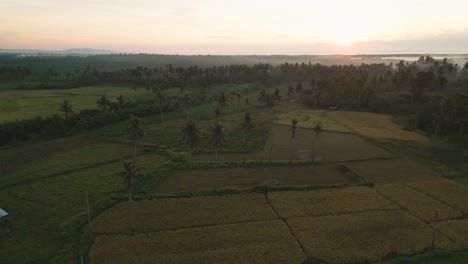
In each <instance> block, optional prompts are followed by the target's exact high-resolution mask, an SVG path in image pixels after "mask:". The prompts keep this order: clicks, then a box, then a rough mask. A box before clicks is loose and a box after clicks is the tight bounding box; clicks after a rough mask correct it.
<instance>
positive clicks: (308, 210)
mask: <svg viewBox="0 0 468 264" xmlns="http://www.w3.org/2000/svg"><path fill="white" fill-rule="evenodd" d="M267 195H268V198H269V199H270V201H271V204H272V205H273V207H274V208H275V210H276V211H277V212H278V214H279V215H280V216H281V217H286V218H290V217H303V216H322V215H335V214H348V213H353V212H363V211H371V210H393V209H398V207H397V206H396V205H394V204H393V203H392V202H390V201H389V200H387V199H386V198H384V197H382V196H381V195H380V194H378V193H377V192H376V191H374V190H373V189H372V188H368V187H349V188H340V189H324V190H319V191H290V192H270V193H268V194H267Z"/></svg>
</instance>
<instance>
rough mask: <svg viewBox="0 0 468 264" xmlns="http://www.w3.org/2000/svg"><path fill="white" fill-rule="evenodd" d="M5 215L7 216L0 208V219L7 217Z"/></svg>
mask: <svg viewBox="0 0 468 264" xmlns="http://www.w3.org/2000/svg"><path fill="white" fill-rule="evenodd" d="M7 215H8V213H7V212H6V211H5V210H3V209H2V208H0V218H3V217H5V216H7Z"/></svg>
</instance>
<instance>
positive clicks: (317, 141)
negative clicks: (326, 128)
mask: <svg viewBox="0 0 468 264" xmlns="http://www.w3.org/2000/svg"><path fill="white" fill-rule="evenodd" d="M392 157H394V156H393V155H392V154H391V153H389V152H387V151H385V150H383V149H381V148H379V147H376V146H374V145H372V144H370V143H368V142H366V141H364V140H363V139H361V138H359V137H357V136H355V135H351V134H339V133H321V134H320V135H319V136H317V135H316V134H315V132H314V131H313V130H310V129H296V133H295V136H294V138H292V131H291V128H290V127H286V126H274V127H273V128H272V130H271V133H270V136H269V138H268V140H267V142H266V144H265V146H264V148H263V150H261V151H260V152H259V153H258V154H257V159H261V160H293V161H294V160H312V159H315V160H323V161H349V160H360V159H373V158H392Z"/></svg>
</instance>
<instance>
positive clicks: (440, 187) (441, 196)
mask: <svg viewBox="0 0 468 264" xmlns="http://www.w3.org/2000/svg"><path fill="white" fill-rule="evenodd" d="M408 185H410V186H412V187H414V188H416V189H417V190H419V191H421V192H424V193H426V194H428V195H429V196H432V197H434V198H436V199H437V200H440V201H442V202H443V203H446V204H448V205H450V206H452V207H453V208H455V209H457V210H460V211H462V212H463V213H465V214H468V187H466V186H464V185H461V184H459V183H456V182H454V181H451V180H446V179H441V180H437V181H424V182H411V183H408Z"/></svg>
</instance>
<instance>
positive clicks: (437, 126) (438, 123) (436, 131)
mask: <svg viewBox="0 0 468 264" xmlns="http://www.w3.org/2000/svg"><path fill="white" fill-rule="evenodd" d="M439 125H440V121H439V120H437V125H436V128H435V132H434V136H435V137H437V134H438V133H439Z"/></svg>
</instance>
